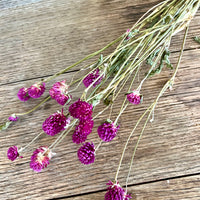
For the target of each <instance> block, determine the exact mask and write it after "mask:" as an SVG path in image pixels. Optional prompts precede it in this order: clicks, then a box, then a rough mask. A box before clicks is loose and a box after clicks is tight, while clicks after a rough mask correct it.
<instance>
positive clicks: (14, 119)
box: [8, 114, 19, 122]
mask: <svg viewBox="0 0 200 200" xmlns="http://www.w3.org/2000/svg"><path fill="white" fill-rule="evenodd" d="M18 119H19V117H17V116H16V115H15V114H12V115H11V116H10V117H8V120H9V121H12V122H13V121H17V120H18Z"/></svg>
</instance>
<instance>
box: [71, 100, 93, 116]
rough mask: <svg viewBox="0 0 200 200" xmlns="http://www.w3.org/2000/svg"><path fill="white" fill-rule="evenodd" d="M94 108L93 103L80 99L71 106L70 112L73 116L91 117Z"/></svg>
mask: <svg viewBox="0 0 200 200" xmlns="http://www.w3.org/2000/svg"><path fill="white" fill-rule="evenodd" d="M92 109H93V106H92V105H91V104H89V103H87V102H85V101H81V100H80V99H79V100H78V101H76V102H74V103H73V104H72V105H71V106H70V107H69V112H70V114H71V116H72V117H74V118H78V119H82V120H84V119H87V118H91V116H92Z"/></svg>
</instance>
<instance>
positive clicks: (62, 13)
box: [0, 0, 200, 84]
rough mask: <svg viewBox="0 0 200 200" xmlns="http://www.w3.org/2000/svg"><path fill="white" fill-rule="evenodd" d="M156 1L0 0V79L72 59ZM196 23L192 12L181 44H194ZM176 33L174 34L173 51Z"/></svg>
mask: <svg viewBox="0 0 200 200" xmlns="http://www.w3.org/2000/svg"><path fill="white" fill-rule="evenodd" d="M156 2H157V1H155V0H144V1H142V2H141V1H139V0H137V1H131V0H126V1H125V2H124V1H119V0H114V1H99V0H95V1H85V0H80V1H73V0H69V1H65V0H60V1H59V3H58V1H56V0H46V1H37V0H26V1H5V0H3V1H1V2H0V11H1V12H0V16H1V17H0V27H1V28H0V69H1V73H0V84H7V83H10V82H16V81H22V80H29V79H32V78H38V77H44V76H48V75H52V74H53V73H55V72H57V71H58V70H61V69H63V68H64V67H66V66H69V65H71V64H73V63H74V62H75V61H77V60H79V59H81V58H83V57H84V56H86V55H88V54H89V53H92V52H94V51H96V50H98V49H100V48H102V47H103V46H105V45H106V44H107V43H108V42H111V41H112V40H114V39H115V38H117V37H118V36H119V35H121V34H122V33H123V32H124V31H125V30H126V29H127V28H130V27H131V26H132V24H134V22H135V21H136V20H138V19H139V17H140V16H141V15H142V14H143V13H144V12H145V11H146V10H148V9H149V8H151V7H152V6H153V5H155V4H156ZM199 25H200V16H199V13H198V14H197V16H196V17H195V19H194V21H193V22H192V24H191V29H190V32H189V36H188V42H187V44H186V48H187V49H191V48H197V47H199V45H198V44H197V43H195V42H194V41H193V39H192V37H194V36H195V35H200V29H199ZM182 35H183V33H180V34H179V35H178V36H177V37H176V39H175V38H174V40H173V43H172V50H173V51H176V50H178V49H179V45H180V38H181V37H182ZM110 51H111V50H110ZM79 67H80V66H79ZM13 69H14V70H15V72H13ZM44 69H45V70H44ZM2 72H3V73H2Z"/></svg>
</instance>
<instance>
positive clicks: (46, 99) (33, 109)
mask: <svg viewBox="0 0 200 200" xmlns="http://www.w3.org/2000/svg"><path fill="white" fill-rule="evenodd" d="M50 98H51V96H48V97H47V98H45V99H44V100H43V101H42V102H40V103H39V104H38V105H37V106H35V107H34V108H32V109H31V110H29V111H27V112H24V113H17V114H16V116H22V115H27V114H30V113H31V112H33V111H35V110H36V109H37V108H39V107H40V106H41V105H42V104H43V103H45V102H46V101H48V100H49V99H50Z"/></svg>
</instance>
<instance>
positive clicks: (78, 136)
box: [72, 129, 87, 144]
mask: <svg viewBox="0 0 200 200" xmlns="http://www.w3.org/2000/svg"><path fill="white" fill-rule="evenodd" d="M86 139H87V135H86V134H84V133H83V132H81V131H80V130H79V129H75V131H74V133H73V135H72V141H73V143H76V144H80V143H83V142H85V140H86Z"/></svg>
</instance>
